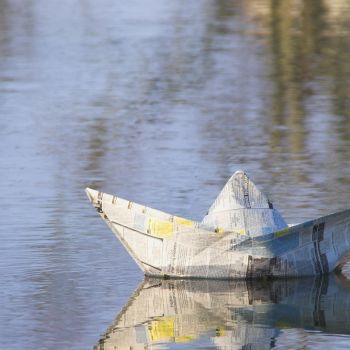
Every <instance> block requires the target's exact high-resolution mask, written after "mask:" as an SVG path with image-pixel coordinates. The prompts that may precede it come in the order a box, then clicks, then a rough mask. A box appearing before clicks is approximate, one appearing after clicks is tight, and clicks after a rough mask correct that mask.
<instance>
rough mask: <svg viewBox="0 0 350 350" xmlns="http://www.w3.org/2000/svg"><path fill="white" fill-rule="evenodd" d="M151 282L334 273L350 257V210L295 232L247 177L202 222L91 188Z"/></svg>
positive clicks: (231, 185) (233, 183)
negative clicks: (156, 279)
mask: <svg viewBox="0 0 350 350" xmlns="http://www.w3.org/2000/svg"><path fill="white" fill-rule="evenodd" d="M86 192H87V195H88V197H89V199H90V201H91V202H92V203H93V205H94V206H95V208H96V209H97V211H98V212H99V213H100V215H101V217H102V218H103V220H104V221H105V222H106V223H107V224H108V226H109V227H110V228H111V230H112V231H113V233H114V234H115V235H116V236H117V238H118V239H119V240H120V242H121V243H122V244H123V245H124V247H125V248H126V249H127V251H128V252H129V254H130V255H131V256H132V257H133V259H134V260H135V262H136V263H137V264H138V266H139V267H140V268H141V269H142V271H143V272H144V273H145V275H148V276H162V277H177V278H215V279H236V278H259V277H260V278H261V277H288V276H295V277H296V276H311V275H320V274H326V273H328V272H331V271H333V270H334V269H335V268H337V267H340V268H341V267H342V265H343V264H344V263H345V262H346V260H347V257H348V253H349V251H350V210H345V211H342V212H339V213H335V214H331V215H328V216H324V217H321V218H318V219H315V220H312V221H307V222H305V223H302V224H299V225H295V226H292V227H288V226H287V225H286V224H285V222H284V220H283V219H282V217H281V216H280V215H279V213H278V212H277V211H276V209H274V208H273V206H272V204H271V203H270V202H269V201H268V200H266V197H264V195H263V194H262V193H261V192H260V191H258V190H257V189H256V187H255V186H254V184H253V183H252V182H251V181H250V179H249V178H248V177H247V175H246V174H245V173H243V172H237V173H235V174H234V175H233V176H232V177H231V179H230V180H229V182H228V183H227V184H226V186H225V187H224V189H223V191H222V192H221V193H220V195H219V197H218V198H217V200H216V201H215V202H214V204H213V206H212V207H211V208H210V210H209V212H208V214H207V216H206V217H205V218H204V219H203V221H202V222H200V223H199V222H195V221H192V220H188V219H184V218H181V217H178V216H174V215H170V214H167V213H164V212H161V211H159V210H155V209H152V208H148V207H145V206H142V205H139V204H136V203H133V202H130V201H127V200H124V199H121V198H119V197H116V196H112V195H109V194H106V193H102V192H98V191H95V190H92V189H89V188H87V189H86Z"/></svg>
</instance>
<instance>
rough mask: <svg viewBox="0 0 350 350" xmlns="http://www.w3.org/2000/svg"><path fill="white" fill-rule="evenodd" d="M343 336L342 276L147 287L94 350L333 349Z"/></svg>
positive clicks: (347, 293)
mask: <svg viewBox="0 0 350 350" xmlns="http://www.w3.org/2000/svg"><path fill="white" fill-rule="evenodd" d="M337 334H338V335H339V336H337ZM340 334H342V336H340ZM347 334H350V283H349V281H348V280H346V279H345V278H344V277H343V276H341V275H330V276H324V277H322V278H311V279H309V278H302V279H294V280H276V281H215V280H157V279H146V280H144V282H142V283H141V285H140V286H139V288H138V289H137V290H136V291H135V292H134V294H133V296H132V297H131V298H130V300H129V302H128V303H127V304H126V305H125V307H124V308H123V309H122V311H121V312H120V313H119V315H118V316H117V317H116V319H115V321H114V322H113V324H112V325H111V326H110V328H109V329H108V330H107V332H106V333H105V334H104V335H103V336H102V337H101V339H100V341H99V343H98V344H97V345H96V346H95V347H94V349H95V350H102V349H104V350H111V349H113V350H116V349H128V350H129V349H133V350H137V349H160V348H161V349H164V348H171V347H172V346H173V345H175V343H176V346H174V347H176V349H179V348H180V349H181V348H183V349H188V348H195V347H197V346H198V347H199V348H202V349H203V348H206V349H207V348H217V349H241V348H242V347H243V348H244V349H247V348H249V349H270V348H273V347H277V348H294V345H295V344H301V343H303V342H304V343H308V344H309V345H310V344H313V346H314V347H315V348H317V347H318V346H319V345H320V344H321V345H323V346H328V347H329V346H330V345H331V343H332V342H335V341H336V342H337V344H338V345H339V344H340V342H341V341H346V342H347V344H349V337H348V336H346V335H347ZM330 335H332V336H330ZM181 343H183V346H181ZM293 344H294V345H293ZM317 344H318V345H317ZM327 344H328V345H327Z"/></svg>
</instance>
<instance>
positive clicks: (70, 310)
mask: <svg viewBox="0 0 350 350" xmlns="http://www.w3.org/2000/svg"><path fill="white" fill-rule="evenodd" d="M349 36H350V8H349V5H348V2H347V1H341V0H338V1H325V0H317V1H316V0H315V1H313V0H311V1H307V2H305V3H304V2H297V1H292V0H286V1H283V2H282V1H273V0H271V1H266V0H256V1H250V0H249V1H228V0H227V1H226V0H220V1H209V0H202V1H195V2H190V3H188V2H185V1H151V0H142V1H136V0H131V1H128V2H116V1H112V0H101V1H98V2H96V1H89V0H84V1H83V0H76V1H68V0H64V1H58V0H50V1H44V0H33V1H20V0H11V1H10V0H0V149H1V151H0V152H1V153H0V154H1V156H0V193H1V194H2V206H3V215H2V219H1V225H0V238H1V244H0V282H1V286H2V288H1V290H0V310H1V312H0V338H1V347H3V348H7V349H18V348H26V349H62V348H67V349H89V348H90V349H91V348H92V347H93V346H94V345H95V344H96V343H97V342H98V339H99V338H100V336H101V334H103V332H105V330H106V329H107V327H108V326H109V325H110V323H111V322H112V320H113V318H114V317H115V315H116V314H117V313H118V310H120V309H121V308H122V307H123V305H124V304H125V303H126V302H127V300H128V299H129V297H130V295H131V294H132V292H133V290H134V289H135V288H136V287H137V285H138V284H139V283H140V282H141V281H142V279H143V276H142V274H141V272H140V271H139V270H138V268H137V266H136V265H135V264H134V263H133V262H132V260H131V258H130V257H129V256H128V255H127V253H126V252H125V251H124V249H123V248H122V247H121V245H120V244H119V242H118V241H117V240H116V239H115V238H114V236H113V235H112V234H111V233H110V232H109V230H108V228H107V227H106V226H105V225H104V223H103V222H102V220H100V218H99V217H98V216H97V215H96V213H95V211H94V210H93V209H92V208H91V205H90V204H89V203H88V201H87V198H86V197H85V193H84V188H85V187H86V186H89V187H93V188H96V189H100V190H102V191H104V192H110V193H114V194H117V195H119V196H121V197H125V198H128V199H130V200H133V201H136V202H139V203H144V204H146V205H148V206H153V207H155V208H159V209H161V210H164V211H168V212H172V213H174V214H177V215H179V216H185V217H189V218H193V219H196V220H200V219H201V218H202V217H203V216H204V214H205V213H206V210H207V208H208V207H209V206H210V204H211V202H212V201H213V200H214V198H215V197H216V195H217V192H218V191H219V190H220V188H221V187H222V186H223V184H224V182H225V181H226V179H227V178H228V177H229V176H230V175H231V174H232V173H233V172H234V171H235V170H237V169H239V168H243V169H244V170H246V171H247V172H248V174H249V175H250V176H251V177H252V179H253V180H254V181H255V182H256V183H257V184H258V185H260V188H261V189H262V190H264V191H265V192H266V193H267V194H268V195H269V197H270V199H271V200H272V201H273V203H274V204H275V206H276V207H277V208H278V209H279V210H280V211H281V213H282V214H283V215H284V217H285V218H286V220H287V221H288V222H290V223H297V222H301V221H303V220H306V219H310V218H314V217H317V216H321V215H325V214H328V213H330V212H335V211H337V210H342V209H345V208H348V207H349V204H350V195H349V193H350V180H349V174H350V96H349V94H350V41H349V39H348V38H349ZM299 326H300V328H299V327H298V329H301V330H302V329H303V326H302V325H301V324H299ZM322 334H323V333H322ZM322 334H321V333H320V335H319V336H320V337H321V338H322ZM288 336H290V337H292V339H294V342H295V344H299V343H300V344H302V339H303V336H302V333H299V332H294V331H293V332H291V333H290V334H289V335H288ZM325 339H329V338H325ZM332 339H335V338H332ZM337 339H338V338H337ZM337 339H336V340H334V341H335V344H338V345H339V346H340V345H341V344H342V340H341V339H340V338H339V339H338V340H337ZM196 344H197V343H196ZM192 345H193V344H192ZM166 346H168V345H166ZM193 346H194V345H193ZM202 346H205V345H203V343H198V347H202ZM211 346H213V345H211ZM179 347H181V345H179ZM184 348H186V347H184ZM217 348H220V347H219V345H217Z"/></svg>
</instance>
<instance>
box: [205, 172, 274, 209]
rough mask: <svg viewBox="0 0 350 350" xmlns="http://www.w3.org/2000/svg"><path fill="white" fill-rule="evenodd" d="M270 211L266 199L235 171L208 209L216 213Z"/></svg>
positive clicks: (248, 179) (242, 173) (269, 204)
mask: <svg viewBox="0 0 350 350" xmlns="http://www.w3.org/2000/svg"><path fill="white" fill-rule="evenodd" d="M244 208H245V209H272V208H273V207H272V204H271V203H270V201H269V200H268V198H267V197H266V196H265V195H264V194H263V193H262V192H261V191H260V190H259V189H258V188H257V187H256V186H255V184H254V183H253V181H251V180H250V178H249V177H248V175H247V174H246V173H245V172H244V171H242V170H239V171H236V172H235V173H234V174H233V175H232V176H231V177H230V179H229V180H228V181H227V183H226V185H225V186H224V188H223V189H222V190H221V192H220V194H219V195H218V197H217V198H216V200H215V201H214V203H213V204H212V206H211V207H210V209H209V213H210V212H217V211H223V210H232V209H244Z"/></svg>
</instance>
